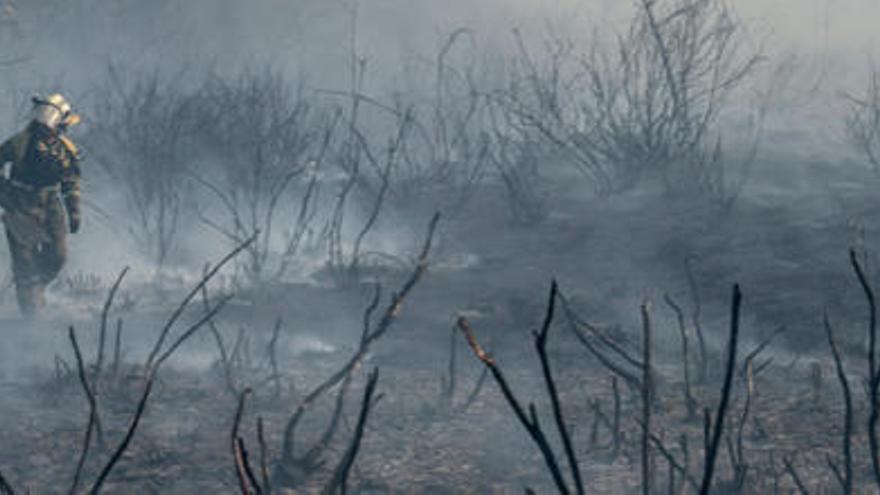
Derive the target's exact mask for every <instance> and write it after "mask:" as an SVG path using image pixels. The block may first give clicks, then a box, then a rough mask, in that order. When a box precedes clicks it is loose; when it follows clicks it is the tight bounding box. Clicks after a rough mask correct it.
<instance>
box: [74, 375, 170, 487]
mask: <svg viewBox="0 0 880 495" xmlns="http://www.w3.org/2000/svg"><path fill="white" fill-rule="evenodd" d="M153 378H154V376H153V375H152V374H149V375H148V376H147V380H146V383H145V384H144V391H143V393H142V394H141V398H140V401H138V405H137V410H136V411H135V413H134V416H133V417H132V420H131V423H130V424H129V426H128V430H127V431H126V433H125V437H124V438H123V439H122V442H121V443H120V444H119V446H118V447H117V448H116V450H115V451H113V455H112V456H110V460H108V461H107V464H105V465H104V469H102V470H101V474H99V475H98V479H97V480H95V483H94V484H93V485H92V488H91V489H89V495H97V494H98V493H99V491H100V490H101V485H103V484H104V482H105V481H106V480H107V477H108V476H109V475H110V472H111V471H113V468H114V467H115V466H116V463H118V462H119V459H121V458H122V454H124V453H125V451H126V450H127V449H128V445H129V444H130V443H131V439H132V438H134V433H135V431H136V430H137V427H138V424H139V423H140V421H141V417H142V416H143V415H144V410H145V409H146V406H147V400H148V399H149V398H150V392H151V391H152V389H153Z"/></svg>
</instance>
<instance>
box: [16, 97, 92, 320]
mask: <svg viewBox="0 0 880 495" xmlns="http://www.w3.org/2000/svg"><path fill="white" fill-rule="evenodd" d="M79 120H80V117H79V115H77V114H75V113H73V112H72V111H71V107H70V103H68V102H67V100H66V99H65V98H64V97H63V96H62V95H60V94H57V93H56V94H51V95H49V96H46V97H34V98H33V118H32V119H31V122H30V123H29V124H28V125H27V127H26V128H25V129H24V130H22V131H21V132H19V133H18V134H16V135H14V136H12V137H11V138H9V139H8V140H6V142H4V143H3V144H2V145H0V167H3V169H2V171H3V174H2V176H0V207H2V208H3V210H4V212H3V223H4V225H5V227H6V238H7V240H8V242H9V251H10V254H11V257H12V273H13V279H14V281H15V289H16V295H17V297H18V306H19V308H20V309H21V312H22V313H23V314H24V315H26V316H32V315H34V314H35V313H37V312H38V311H39V310H40V309H41V308H42V307H44V306H45V290H46V286H48V285H49V284H50V283H51V282H52V281H53V280H54V279H55V277H56V276H57V275H58V273H59V272H60V271H61V268H62V267H63V266H64V262H65V259H66V258H67V234H68V232H69V233H71V234H75V233H76V232H77V231H78V230H79V227H80V223H81V218H82V217H81V213H80V185H79V182H80V167H79V160H80V156H79V152H78V151H77V148H76V145H74V144H73V142H72V141H71V140H70V139H69V138H68V137H67V136H65V135H64V132H65V131H66V130H67V129H68V128H69V127H71V126H73V125H75V124H77V123H78V122H79ZM7 166H8V169H7Z"/></svg>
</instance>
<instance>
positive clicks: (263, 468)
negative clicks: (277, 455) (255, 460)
mask: <svg viewBox="0 0 880 495" xmlns="http://www.w3.org/2000/svg"><path fill="white" fill-rule="evenodd" d="M257 442H258V443H259V444H260V476H261V477H262V478H263V489H264V490H265V491H266V493H267V494H269V495H271V493H272V484H271V483H270V482H269V479H270V478H269V465H268V459H269V448H268V447H267V446H266V434H265V431H264V429H263V418H262V416H260V417H257Z"/></svg>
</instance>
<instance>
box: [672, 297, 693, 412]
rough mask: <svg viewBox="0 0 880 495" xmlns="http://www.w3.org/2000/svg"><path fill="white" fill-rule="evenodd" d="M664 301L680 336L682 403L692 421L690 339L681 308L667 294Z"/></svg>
mask: <svg viewBox="0 0 880 495" xmlns="http://www.w3.org/2000/svg"><path fill="white" fill-rule="evenodd" d="M664 299H665V301H666V304H667V305H668V306H669V307H670V308H672V311H673V312H675V318H676V320H677V321H678V332H679V335H680V336H681V356H682V372H683V374H684V377H683V378H684V384H683V386H684V402H685V407H686V408H687V417H688V419H693V418H695V417H696V416H697V401H696V400H695V399H694V394H693V392H692V390H691V370H690V346H689V340H690V339H688V334H687V326H686V325H685V319H684V311H682V309H681V306H679V305H678V303H676V302H675V300H674V299H672V296H670V295H669V294H666V295H665V296H664Z"/></svg>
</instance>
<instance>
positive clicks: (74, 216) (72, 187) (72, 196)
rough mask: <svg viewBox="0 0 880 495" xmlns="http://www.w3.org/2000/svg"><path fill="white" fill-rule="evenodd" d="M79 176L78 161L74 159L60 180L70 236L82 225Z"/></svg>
mask: <svg viewBox="0 0 880 495" xmlns="http://www.w3.org/2000/svg"><path fill="white" fill-rule="evenodd" d="M80 176H81V172H80V168H79V159H78V158H74V159H72V160H71V161H70V164H69V166H68V167H67V168H66V169H65V173H64V177H63V178H62V179H61V197H62V198H63V199H64V207H65V209H67V220H68V225H69V226H70V233H71V234H76V233H77V231H79V226H80V224H81V223H82V212H81V209H80V186H79V182H80Z"/></svg>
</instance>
